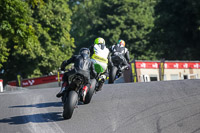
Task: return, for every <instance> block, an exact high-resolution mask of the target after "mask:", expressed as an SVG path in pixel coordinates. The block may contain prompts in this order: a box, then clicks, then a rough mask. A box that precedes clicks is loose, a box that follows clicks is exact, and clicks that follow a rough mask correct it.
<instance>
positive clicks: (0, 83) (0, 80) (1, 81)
mask: <svg viewBox="0 0 200 133" xmlns="http://www.w3.org/2000/svg"><path fill="white" fill-rule="evenodd" d="M0 92H3V80H2V79H0Z"/></svg>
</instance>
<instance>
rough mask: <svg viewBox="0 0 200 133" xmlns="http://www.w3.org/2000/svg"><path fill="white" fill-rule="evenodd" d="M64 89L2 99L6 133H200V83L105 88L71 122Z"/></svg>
mask: <svg viewBox="0 0 200 133" xmlns="http://www.w3.org/2000/svg"><path fill="white" fill-rule="evenodd" d="M58 91H59V88H46V89H29V90H22V91H13V92H4V93H1V94H0V102H1V103H0V133H112V132H114V133H200V80H199V79H198V80H182V81H164V82H149V83H126V84H113V85H109V84H105V85H104V87H103V90H102V91H100V92H98V93H97V94H95V95H94V96H93V99H92V101H91V103H90V104H88V105H79V106H78V108H76V109H75V112H74V114H73V116H72V118H71V119H70V120H63V118H62V104H61V102H60V99H58V98H56V97H55V94H56V93H57V92H58Z"/></svg>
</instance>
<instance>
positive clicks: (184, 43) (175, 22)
mask: <svg viewBox="0 0 200 133" xmlns="http://www.w3.org/2000/svg"><path fill="white" fill-rule="evenodd" d="M199 7H200V1H199V0H178V1H173V0H167V1H165V0H161V1H160V2H159V3H158V5H157V6H156V7H155V14H156V21H155V28H154V30H153V32H152V36H151V43H152V44H153V50H154V51H156V52H157V56H158V57H160V58H166V59H168V60H199V59H200V52H199V51H200V45H199V44H200V15H199V12H200V8H199Z"/></svg>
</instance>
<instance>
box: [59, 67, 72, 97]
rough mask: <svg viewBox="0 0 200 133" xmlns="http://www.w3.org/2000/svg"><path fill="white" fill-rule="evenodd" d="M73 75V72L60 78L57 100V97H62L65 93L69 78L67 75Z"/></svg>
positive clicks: (66, 73)
mask: <svg viewBox="0 0 200 133" xmlns="http://www.w3.org/2000/svg"><path fill="white" fill-rule="evenodd" d="M73 73H74V71H73V70H72V71H69V72H65V73H64V75H63V78H62V86H61V90H60V92H59V93H58V94H57V95H56V97H58V98H59V97H61V96H63V94H64V91H65V89H66V86H68V85H69V81H68V77H69V75H71V74H73Z"/></svg>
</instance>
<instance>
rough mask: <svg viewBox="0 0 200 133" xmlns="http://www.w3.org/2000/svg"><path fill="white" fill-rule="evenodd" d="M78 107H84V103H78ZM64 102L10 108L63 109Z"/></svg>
mask: <svg viewBox="0 0 200 133" xmlns="http://www.w3.org/2000/svg"><path fill="white" fill-rule="evenodd" d="M78 105H84V103H83V102H80V101H79V102H78ZM62 106H63V104H62V102H49V103H38V104H30V105H17V106H10V107H9V108H29V107H35V108H47V107H62Z"/></svg>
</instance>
